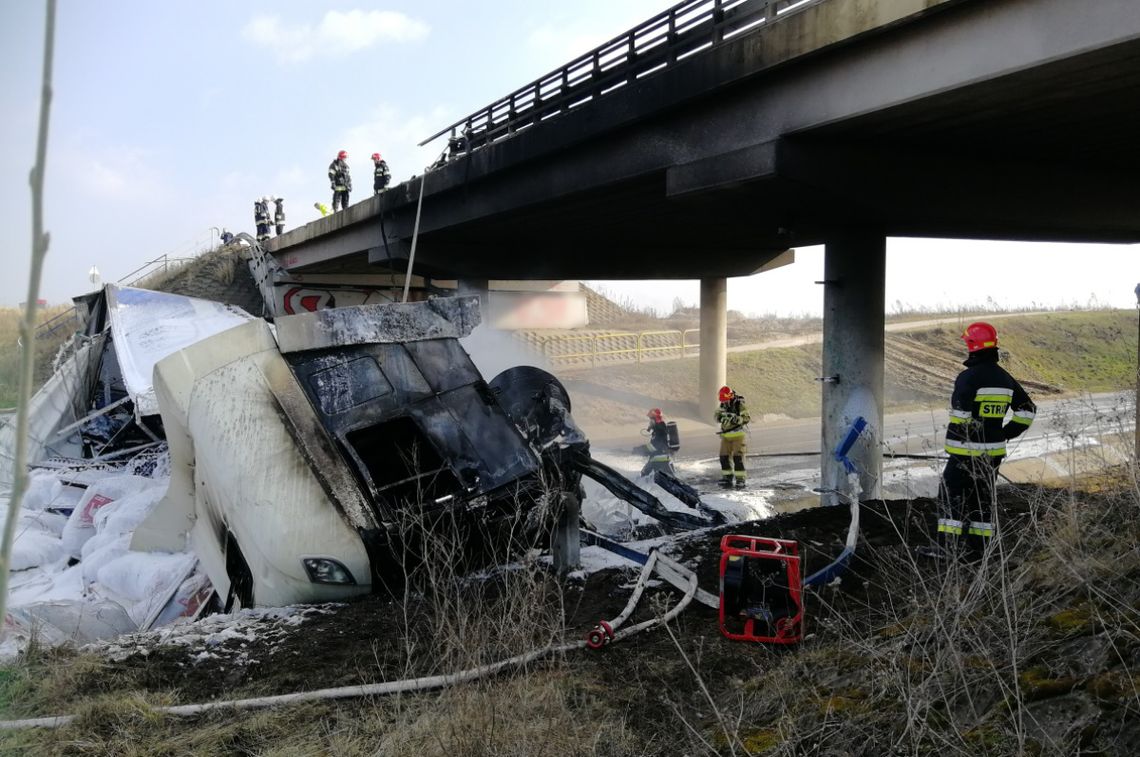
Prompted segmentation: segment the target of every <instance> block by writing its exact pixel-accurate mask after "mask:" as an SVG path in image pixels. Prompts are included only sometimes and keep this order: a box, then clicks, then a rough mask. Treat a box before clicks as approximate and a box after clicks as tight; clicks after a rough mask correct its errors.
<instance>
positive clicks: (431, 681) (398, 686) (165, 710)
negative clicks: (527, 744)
mask: <svg viewBox="0 0 1140 757" xmlns="http://www.w3.org/2000/svg"><path fill="white" fill-rule="evenodd" d="M649 560H650V561H649V562H648V563H646V568H647V569H643V570H642V572H641V576H640V577H639V578H638V582H637V587H636V588H635V589H634V593H633V595H632V596H631V597H630V601H629V602H628V603H626V607H625V609H624V610H622V612H621V614H620V615H618V617H617V618H615V619H614V623H613V626H614V627H616V626H617V625H619V624H620V623H622V622H625V620H626V619H627V618H628V617H629V615H630V614H631V613H632V612H633V608H634V606H635V605H636V604H637V600H638V599H640V598H641V594H642V592H643V591H644V590H645V585H646V583H648V578H649V575H650V574H651V573H652V572H653V571H654V570H656V572H657V574H658V575H660V576H661V577H662V578H664V579H665V580H666V581H668V582H669V583H670V584H672V585H673V586H676V587H677V588H678V589H679V590H681V591H683V592H684V596H682V597H681V600H680V601H679V602H677V604H676V605H674V606H673V607H672V609H670V610H669V611H668V612H666V613H665V614H664V615H662V616H661V617H658V618H651V619H649V620H646V621H643V622H641V623H638V624H636V625H633V626H630V627H629V628H626V629H624V630H622V631H621V632H620V633H616V634H614V637H613V641H620V640H621V639H626V638H629V637H630V636H633V635H634V634H637V633H640V632H642V631H646V630H648V629H650V628H652V627H654V626H656V625H658V624H661V623H668V622H669V621H671V620H672V619H673V618H675V617H677V616H678V615H679V614H681V611H682V610H684V609H685V608H686V607H688V605H689V603H690V602H691V601H692V600H693V596H694V595H695V594H696V592H697V576H696V574H695V573H693V571H691V570H689V569H688V568H687V567H685V566H684V565H682V564H680V563H678V562H677V561H675V560H673V559H671V558H669V557H666V556H665V555H662V554H661V553H659V552H656V551H655V552H653V553H652V554H650V556H649ZM662 567H667V568H668V569H667V570H662ZM678 574H679V575H678ZM679 577H683V579H684V580H678V578H679ZM585 646H586V642H585V640H581V641H572V642H567V643H566V644H559V645H557V646H548V647H543V648H541V649H535V650H532V651H530V652H526V653H525V654H521V655H516V656H515V657H510V658H508V659H506V660H500V661H498V662H495V663H491V664H490V665H482V666H479V667H474V668H468V669H467V670H461V671H459V672H458V673H447V674H444V675H438V676H427V677H424V678H408V679H405V680H403V681H388V682H386V683H370V684H361V685H358V686H341V687H338V688H334V689H317V690H316V691H302V692H295V693H293V694H278V695H276V696H270V697H254V698H252V699H230V700H222V701H218V702H203V703H201V704H180V705H172V706H168V707H155V708H153V710H152V711H153V712H156V713H162V714H166V715H183V716H185V715H200V714H202V713H204V712H209V711H211V710H224V709H233V710H253V709H260V708H263V707H273V706H276V705H289V704H299V703H302V702H313V701H319V700H329V699H350V698H354V697H369V696H381V695H384V694H400V693H404V692H411V691H428V690H431V689H440V688H445V687H448V686H454V685H456V684H460V683H466V682H468V681H473V680H475V679H478V678H482V677H484V676H488V675H493V674H495V673H498V672H499V671H501V670H503V669H505V668H510V667H517V666H519V665H525V664H527V663H529V662H533V661H534V660H538V659H541V658H543V657H546V656H549V655H553V654H561V653H563V652H570V651H573V650H575V649H583V648H585ZM75 717H76V716H75V715H55V716H52V717H46V718H25V719H23V720H0V730H4V731H11V730H17V729H22V728H59V727H61V726H65V725H68V724H69V723H71V722H72V721H73V720H75Z"/></svg>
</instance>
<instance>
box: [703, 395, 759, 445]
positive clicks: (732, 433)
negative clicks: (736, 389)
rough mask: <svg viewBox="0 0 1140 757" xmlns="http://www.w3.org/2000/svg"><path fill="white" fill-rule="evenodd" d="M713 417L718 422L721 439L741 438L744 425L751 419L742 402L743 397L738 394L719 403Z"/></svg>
mask: <svg viewBox="0 0 1140 757" xmlns="http://www.w3.org/2000/svg"><path fill="white" fill-rule="evenodd" d="M713 418H714V420H716V422H717V423H718V424H720V436H721V438H722V439H743V438H744V427H745V426H747V425H748V422H749V421H751V420H752V418H751V417H750V416H749V415H748V408H747V407H746V406H745V404H744V397H743V396H741V395H739V394H738V395H736V396H735V397H733V398H732V399H730V400H729V401H728V402H722V403H720V407H718V408H717V410H716V414H715V415H714V416H713Z"/></svg>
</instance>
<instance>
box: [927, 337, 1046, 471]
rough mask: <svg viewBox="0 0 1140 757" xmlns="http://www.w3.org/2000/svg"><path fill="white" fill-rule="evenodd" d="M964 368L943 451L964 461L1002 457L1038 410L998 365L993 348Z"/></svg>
mask: <svg viewBox="0 0 1140 757" xmlns="http://www.w3.org/2000/svg"><path fill="white" fill-rule="evenodd" d="M965 365H966V370H964V371H962V372H961V373H960V374H958V378H957V380H956V381H955V382H954V394H953V396H952V397H951V398H950V422H949V424H947V427H946V451H947V452H949V453H950V454H951V455H960V456H963V457H980V456H983V455H988V456H990V457H1002V456H1004V455H1005V453H1006V446H1005V443H1006V442H1007V441H1008V440H1010V439H1014V438H1016V437H1018V436H1020V435H1021V434H1022V433H1023V432H1024V431H1025V430H1026V429H1027V428H1029V426H1030V424H1032V423H1033V418H1034V416H1035V414H1036V412H1037V407H1036V406H1035V405H1034V404H1033V401H1032V400H1031V399H1029V395H1028V394H1027V393H1026V391H1025V390H1024V389H1022V388H1021V384H1019V383H1017V379H1015V378H1013V376H1010V375H1009V373H1007V372H1006V370H1005V369H1004V368H1002V367H1001V366H1000V365H998V352H997V349H996V348H991V349H985V350H979V351H978V352H975V353H974V354H972V355H971V356H970V357H969V358H968V359H967V360H966V363H965ZM1011 410H1012V411H1013V414H1012V416H1011V417H1010V420H1009V422H1008V423H1006V421H1005V418H1006V415H1007V414H1008V413H1009V411H1011Z"/></svg>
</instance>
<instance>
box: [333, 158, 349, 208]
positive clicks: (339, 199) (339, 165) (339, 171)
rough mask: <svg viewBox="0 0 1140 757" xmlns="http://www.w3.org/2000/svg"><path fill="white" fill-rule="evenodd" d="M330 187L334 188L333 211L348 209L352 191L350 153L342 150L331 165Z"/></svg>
mask: <svg viewBox="0 0 1140 757" xmlns="http://www.w3.org/2000/svg"><path fill="white" fill-rule="evenodd" d="M329 186H331V187H332V193H333V201H332V209H333V212H334V213H335V212H336V211H338V210H344V209H345V208H347V207H348V193H349V192H351V191H352V176H350V175H349V173H348V153H347V152H345V151H344V150H341V151H340V152H338V153H337V154H336V160H334V161H333V162H332V163H329Z"/></svg>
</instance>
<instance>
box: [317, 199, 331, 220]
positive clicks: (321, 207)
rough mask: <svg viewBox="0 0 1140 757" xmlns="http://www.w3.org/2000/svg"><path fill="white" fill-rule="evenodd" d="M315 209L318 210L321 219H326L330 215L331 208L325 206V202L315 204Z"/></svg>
mask: <svg viewBox="0 0 1140 757" xmlns="http://www.w3.org/2000/svg"><path fill="white" fill-rule="evenodd" d="M313 207H314V208H316V209H317V212H318V213H320V214H321V218H324V217H325V216H327V215H328V214H329V206H328V205H325V204H324V203H323V202H314V203H313Z"/></svg>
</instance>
